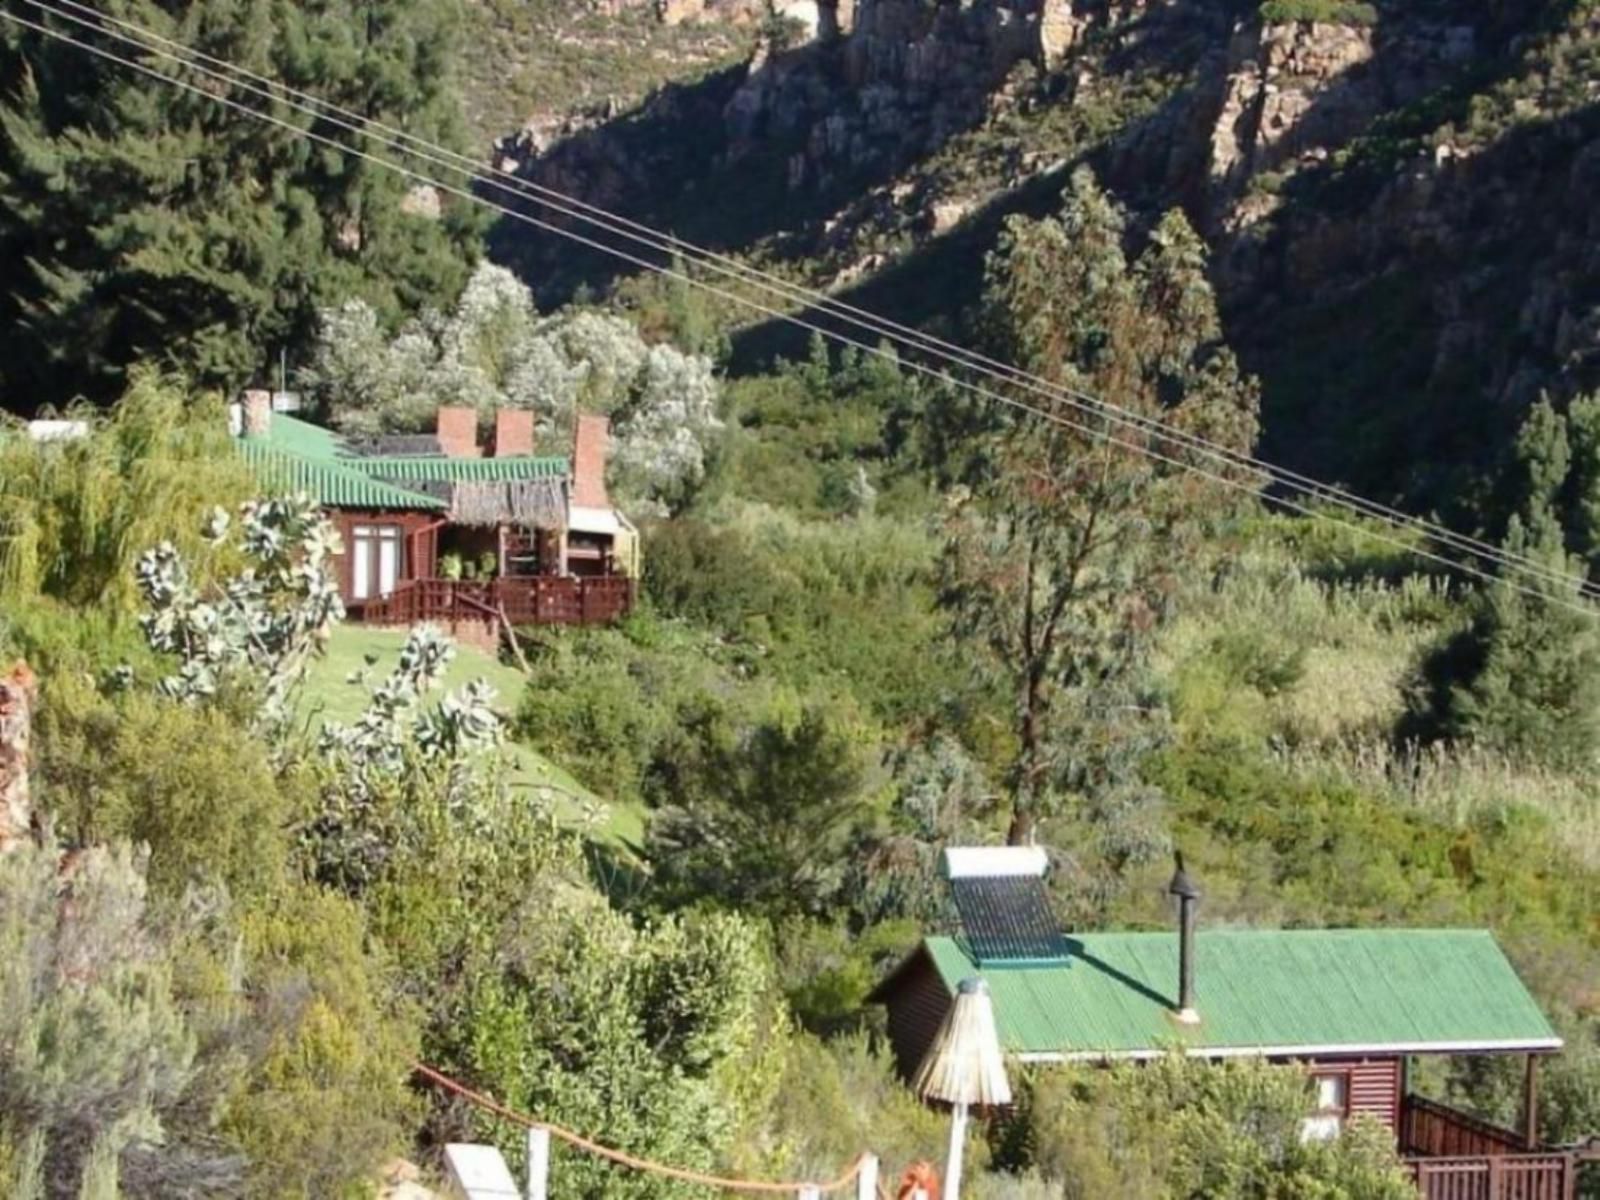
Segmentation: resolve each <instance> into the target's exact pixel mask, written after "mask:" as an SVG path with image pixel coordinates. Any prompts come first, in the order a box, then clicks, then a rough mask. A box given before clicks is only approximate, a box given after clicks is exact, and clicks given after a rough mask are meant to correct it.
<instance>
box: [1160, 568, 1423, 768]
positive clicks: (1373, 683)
mask: <svg viewBox="0 0 1600 1200" xmlns="http://www.w3.org/2000/svg"><path fill="white" fill-rule="evenodd" d="M1454 619H1455V613H1454V610H1453V609H1452V607H1451V601H1450V597H1449V595H1448V592H1447V589H1446V586H1445V585H1444V584H1442V583H1440V582H1439V581H1438V580H1435V579H1429V578H1425V577H1420V576H1411V577H1406V578H1403V579H1400V580H1398V581H1395V582H1388V581H1384V580H1378V579H1364V580H1359V581H1328V580H1324V579H1319V578H1316V577H1314V576H1312V575H1310V574H1308V573H1306V572H1305V571H1304V570H1302V569H1301V567H1300V566H1299V565H1298V564H1297V563H1296V562H1295V561H1294V560H1293V558H1292V557H1291V556H1290V552H1289V551H1287V550H1280V549H1276V548H1264V549H1260V550H1253V551H1251V552H1249V553H1247V554H1245V555H1243V556H1241V557H1239V558H1238V559H1236V560H1234V561H1233V562H1232V563H1231V564H1230V565H1229V566H1228V568H1227V569H1226V571H1225V572H1224V573H1223V574H1222V575H1221V576H1220V577H1219V578H1218V579H1216V580H1215V581H1214V582H1213V583H1211V584H1210V585H1209V586H1208V587H1206V588H1204V589H1199V590H1198V593H1197V594H1194V595H1191V596H1190V597H1189V598H1188V599H1187V601H1186V602H1185V604H1184V607H1183V610H1182V615H1181V616H1180V618H1179V619H1178V621H1176V622H1175V623H1174V625H1173V627H1172V628H1171V629H1170V630H1168V631H1167V633H1166V634H1165V635H1164V636H1163V639H1162V643H1161V648H1160V656H1159V657H1160V659H1161V665H1162V667H1163V668H1164V673H1165V674H1167V675H1168V676H1169V677H1171V678H1173V679H1174V680H1175V685H1176V686H1175V693H1176V695H1175V700H1176V707H1177V710H1178V714H1179V717H1180V719H1182V720H1184V721H1186V722H1187V723H1189V724H1190V725H1191V726H1199V727H1202V728H1205V729H1207V730H1209V731H1210V732H1213V733H1221V734H1226V735H1231V736H1240V737H1246V738H1266V739H1269V740H1272V741H1276V742H1286V743H1288V744H1291V745H1296V746H1300V745H1324V744H1330V743H1334V742H1341V741H1347V740H1350V739H1352V738H1356V739H1360V738H1374V737H1380V736H1382V735H1384V734H1386V733H1388V732H1390V731H1391V730H1392V729H1393V728H1394V726H1395V724H1396V722H1397V721H1398V720H1399V718H1400V717H1401V715H1402V714H1403V713H1404V710H1405V691H1404V689H1405V684H1406V682H1407V678H1408V676H1409V674H1410V673H1411V671H1412V670H1413V668H1414V666H1415V664H1416V662H1417V659H1418V656H1419V655H1420V653H1421V651H1422V649H1423V648H1424V647H1425V646H1427V645H1428V644H1430V643H1431V642H1432V641H1433V640H1434V639H1436V638H1437V637H1439V636H1440V633H1441V630H1442V629H1443V628H1444V627H1445V626H1446V625H1447V624H1448V623H1449V622H1450V621H1452V620H1454Z"/></svg>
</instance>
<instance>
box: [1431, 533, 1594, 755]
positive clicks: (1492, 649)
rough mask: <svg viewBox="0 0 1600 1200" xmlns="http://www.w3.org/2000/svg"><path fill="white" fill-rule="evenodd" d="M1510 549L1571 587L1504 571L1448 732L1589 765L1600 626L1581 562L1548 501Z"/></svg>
mask: <svg viewBox="0 0 1600 1200" xmlns="http://www.w3.org/2000/svg"><path fill="white" fill-rule="evenodd" d="M1504 548H1505V549H1506V550H1508V551H1511V552H1513V553H1515V554H1519V555H1525V556H1527V557H1528V558H1531V559H1532V560H1534V561H1535V562H1536V563H1538V564H1539V565H1540V566H1541V567H1543V568H1545V569H1546V570H1547V571H1556V572H1561V573H1564V574H1566V575H1569V576H1571V577H1572V578H1573V582H1572V583H1570V584H1562V583H1555V582H1551V581H1549V580H1548V579H1546V578H1542V577H1539V576H1535V575H1533V574H1531V573H1529V572H1528V571H1526V570H1522V569H1519V568H1517V567H1515V566H1509V567H1507V568H1505V569H1504V571H1503V573H1502V576H1501V578H1500V579H1499V580H1498V581H1497V582H1496V583H1494V584H1493V585H1491V586H1490V587H1489V589H1488V591H1487V592H1486V593H1485V595H1484V596H1483V597H1482V598H1481V600H1480V602H1479V606H1478V612H1477V616H1476V617H1475V619H1474V621H1473V624H1472V626H1471V628H1470V629H1469V631H1468V633H1467V635H1466V641H1467V651H1468V652H1467V653H1466V654H1465V655H1464V657H1465V658H1466V660H1467V661H1469V662H1472V663H1473V664H1474V669H1473V670H1472V671H1471V673H1470V675H1469V677H1468V679H1467V680H1466V682H1464V683H1462V684H1460V685H1458V686H1456V687H1455V688H1453V689H1452V690H1451V691H1450V700H1449V714H1448V719H1447V721H1446V731H1447V732H1448V733H1450V734H1452V735H1454V736H1457V737H1463V738H1471V739H1473V740H1475V741H1477V742H1479V743H1480V744H1483V745H1486V746H1490V747H1492V748H1494V749H1497V750H1500V751H1503V752H1505V753H1507V754H1510V755H1513V756H1515V757H1517V758H1521V759H1530V760H1536V761H1541V762H1545V763H1549V764H1551V765H1553V766H1559V767H1568V768H1571V767H1585V766H1592V765H1593V764H1594V761H1595V755H1596V753H1597V752H1600V627H1597V625H1596V620H1597V614H1595V612H1594V610H1593V609H1592V608H1590V609H1589V611H1588V612H1585V611H1584V608H1585V602H1584V601H1583V600H1581V599H1580V598H1579V595H1578V584H1577V580H1579V579H1581V578H1583V573H1584V570H1583V562H1582V560H1581V559H1579V558H1577V557H1575V556H1572V555H1569V554H1567V553H1566V551H1565V550H1564V549H1563V548H1562V539H1561V529H1560V526H1559V524H1558V523H1557V522H1556V519H1555V516H1554V514H1553V513H1552V512H1551V510H1550V507H1549V505H1548V503H1546V502H1541V503H1539V504H1538V505H1536V506H1535V507H1534V508H1533V509H1532V510H1531V511H1530V512H1529V514H1528V520H1527V521H1526V522H1524V520H1523V518H1522V517H1521V516H1514V517H1512V518H1511V529H1510V532H1509V533H1508V534H1507V535H1506V539H1505V543H1504Z"/></svg>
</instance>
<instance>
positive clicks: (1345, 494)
mask: <svg viewBox="0 0 1600 1200" xmlns="http://www.w3.org/2000/svg"><path fill="white" fill-rule="evenodd" d="M29 2H31V3H33V4H34V6H35V7H37V8H40V9H44V10H48V11H51V12H53V13H55V15H58V16H62V17H64V18H65V19H67V20H71V21H74V22H76V23H77V24H79V25H81V26H84V27H86V28H90V29H95V30H98V31H101V32H111V31H109V30H106V29H105V28H104V27H105V26H106V25H111V26H116V27H119V28H122V29H126V30H130V31H132V32H133V33H134V35H135V36H134V37H133V38H128V37H124V36H123V35H121V34H116V33H112V36H115V37H118V38H119V39H120V40H122V41H124V42H126V43H128V44H131V45H137V46H139V47H140V48H141V49H144V50H146V51H150V52H154V53H157V54H160V55H161V56H163V57H166V58H168V59H170V60H174V61H179V62H183V63H185V64H187V65H191V66H192V65H193V64H194V63H196V62H201V63H209V64H212V65H213V66H215V67H218V68H220V69H222V70H223V71H224V72H226V74H227V76H228V77H229V78H230V81H231V82H233V83H234V85H235V86H239V83H238V81H239V80H241V79H243V80H251V81H254V82H255V83H257V84H260V85H263V86H264V87H265V88H267V89H269V90H268V92H266V93H263V92H262V90H261V88H259V87H249V86H247V87H246V90H248V91H251V92H254V93H255V94H258V95H268V96H270V97H271V98H274V99H276V98H279V97H280V96H291V97H294V98H295V99H296V100H299V101H304V102H306V104H309V105H310V106H311V107H310V108H307V107H306V106H305V104H294V105H293V106H294V107H295V108H297V109H299V110H300V111H304V112H307V113H308V114H310V115H314V116H318V117H320V118H321V119H324V120H329V121H330V122H332V123H334V124H335V125H337V126H339V127H341V128H344V129H346V130H348V131H350V132H352V133H357V134H359V135H361V136H365V137H368V138H372V137H373V131H377V132H378V133H381V134H383V135H384V137H383V139H381V140H382V141H383V142H384V143H385V144H386V145H388V146H389V147H390V148H394V149H400V150H401V151H402V152H403V153H407V154H412V155H415V156H418V157H421V158H424V159H425V160H427V161H429V162H433V163H435V164H436V165H440V166H444V167H446V168H447V169H449V170H453V171H456V172H459V173H461V174H464V175H467V176H468V177H470V178H472V179H473V180H474V181H475V182H477V183H480V184H483V185H485V186H489V187H493V188H495V189H497V190H499V191H501V192H509V193H512V194H514V195H516V196H518V197H519V198H525V199H531V200H533V201H534V202H535V203H538V204H541V205H542V206H544V207H547V208H551V209H553V210H555V211H557V212H559V213H561V214H562V215H564V216H568V217H572V218H574V219H576V220H578V221H581V222H583V223H585V224H588V225H592V226H595V227H598V228H601V229H604V230H605V231H606V232H608V233H612V234H616V235H618V236H621V237H623V238H626V239H628V240H629V241H632V242H635V243H638V244H642V245H645V246H647V247H648V248H650V249H654V250H658V251H662V252H664V253H668V254H676V255H679V256H680V257H683V258H685V259H686V260H688V261H693V262H695V263H696V264H697V265H700V266H706V267H709V268H710V269H711V270H713V271H715V272H716V273H718V274H721V275H724V276H728V277H731V278H735V279H737V280H739V281H741V282H746V283H755V284H756V285H757V286H758V287H760V288H761V289H762V290H764V291H768V292H772V293H775V294H778V295H781V296H783V297H784V298H785V299H786V300H790V301H798V302H800V303H802V304H805V305H807V306H809V307H812V308H815V309H817V310H818V311H821V312H823V313H826V314H827V315H828V316H830V317H834V318H836V319H840V320H843V321H844V322H846V323H847V324H850V325H854V326H857V327H860V328H865V329H868V330H869V331H871V332H874V333H877V334H878V335H879V336H882V337H885V338H888V339H889V340H891V341H893V342H894V343H896V344H898V345H902V346H905V347H907V348H910V349H916V350H920V351H922V352H924V353H927V354H929V355H930V356H931V357H934V358H936V359H939V360H942V361H948V362H954V363H959V364H960V365H962V366H964V367H965V368H967V369H969V370H974V371H976V372H977V373H979V374H981V375H984V376H986V377H989V378H996V379H1004V380H1007V381H1008V382H1010V383H1012V384H1015V385H1019V386H1021V387H1023V389H1024V390H1026V391H1029V392H1031V393H1034V394H1036V395H1042V396H1048V397H1050V398H1052V399H1055V400H1060V401H1064V402H1066V403H1068V404H1069V406H1071V407H1073V408H1075V409H1078V410H1081V411H1087V412H1093V413H1094V414H1096V415H1101V416H1107V417H1109V418H1110V419H1112V420H1114V421H1116V422H1118V423H1119V424H1124V425H1131V426H1133V427H1135V428H1139V429H1141V430H1143V431H1148V432H1150V433H1152V434H1154V435H1155V436H1157V437H1160V438H1162V439H1163V440H1164V441H1168V442H1171V443H1173V444H1176V445H1182V446H1184V447H1185V448H1186V449H1189V450H1192V451H1194V452H1197V453H1200V454H1201V455H1202V456H1204V457H1206V458H1208V459H1211V460H1213V461H1217V462H1223V463H1226V464H1229V465H1235V464H1237V465H1239V466H1242V467H1244V468H1246V469H1248V470H1251V471H1254V472H1257V473H1260V474H1263V475H1265V476H1266V477H1267V478H1268V479H1270V480H1271V481H1272V482H1273V483H1276V484H1278V485H1279V486H1282V487H1286V488H1288V489H1290V490H1292V491H1296V492H1299V493H1302V494H1304V495H1306V496H1308V497H1309V498H1311V499H1313V500H1319V501H1324V502H1327V503H1329V504H1331V505H1333V506H1335V507H1340V508H1343V509H1345V510H1346V511H1351V512H1355V513H1357V514H1359V515H1362V516H1365V517H1369V518H1372V519H1376V520H1378V521H1381V522H1384V523H1387V524H1389V525H1391V526H1403V527H1406V528H1410V529H1416V530H1419V531H1422V532H1425V533H1426V534H1427V536H1428V537H1429V538H1430V539H1431V540H1433V541H1434V542H1436V543H1439V544H1441V545H1443V546H1445V547H1447V548H1449V549H1454V550H1458V551H1462V552H1465V553H1467V554H1470V555H1472V556H1474V557H1476V558H1482V559H1486V560H1488V561H1490V562H1497V563H1519V564H1521V566H1522V569H1524V570H1525V571H1526V572H1527V573H1528V574H1530V575H1533V576H1535V577H1541V578H1544V579H1547V580H1548V581H1550V582H1552V583H1557V584H1560V585H1563V586H1568V587H1573V588H1575V590H1576V591H1577V592H1578V593H1579V594H1580V595H1588V596H1592V597H1595V598H1600V585H1592V584H1590V583H1588V581H1587V580H1585V579H1581V578H1578V577H1574V576H1571V575H1569V574H1567V573H1566V572H1564V571H1561V570H1557V569H1555V568H1552V567H1550V566H1549V565H1547V564H1545V563H1543V562H1540V561H1538V560H1537V559H1535V558H1533V557H1531V556H1529V555H1525V554H1520V553H1518V552H1515V551H1509V550H1506V549H1505V548H1503V547H1500V546H1496V545H1494V544H1492V543H1490V542H1486V541H1484V540H1482V539H1480V538H1476V537H1473V536H1471V535H1470V534H1463V533H1459V532H1457V531H1456V530H1453V529H1450V528H1449V527H1448V526H1445V525H1442V524H1440V523H1438V522H1435V521H1431V520H1429V519H1427V518H1424V517H1418V516H1415V515H1412V514H1408V513H1405V512H1402V511H1401V510H1399V509H1396V508H1394V507H1392V506H1390V505H1386V504H1382V503H1380V502H1378V501H1375V500H1369V499H1366V498H1365V497H1362V496H1359V495H1356V494H1355V493H1352V492H1350V491H1347V490H1346V489H1344V488H1342V487H1340V486H1338V485H1336V484H1329V483H1325V482H1322V481H1321V480H1317V479H1314V478H1312V477H1310V476H1307V475H1304V474H1302V473H1300V472H1297V471H1293V470H1290V469H1289V468H1285V467H1280V466H1277V465H1274V464H1272V463H1269V462H1267V461H1265V460H1263V459H1260V458H1257V457H1255V456H1253V455H1250V454H1248V453H1245V452H1241V451H1236V450H1233V449H1231V448H1229V447H1225V446H1221V445H1219V444H1217V443H1214V442H1210V441H1207V440H1206V439H1204V438H1201V437H1199V436H1198V435H1195V434H1191V433H1189V432H1187V431H1185V430H1180V429H1177V428H1175V427H1173V426H1171V425H1169V424H1167V423H1166V422H1164V421H1162V420H1161V419H1160V418H1159V417H1153V416H1149V415H1146V414H1142V413H1136V412H1132V411H1130V410H1128V409H1124V408H1121V407H1119V406H1117V405H1115V404H1113V403H1111V402H1110V401H1106V400H1104V399H1102V398H1099V397H1096V396H1093V395H1091V394H1090V393H1088V392H1085V391H1083V390H1082V389H1077V388H1072V387H1068V386H1066V385H1064V384H1059V383H1055V382H1052V381H1049V380H1045V379H1043V378H1041V377H1039V376H1037V375H1032V374H1029V373H1028V372H1026V371H1023V370H1022V369H1021V368H1019V367H1016V366H1015V365H1013V364H1010V363H1006V362H1003V361H1001V360H998V359H995V358H992V357H989V356H987V355H984V354H981V353H979V352H977V351H974V350H971V349H970V348H968V347H964V346H961V345H959V344H957V343H952V342H949V341H946V340H944V339H941V338H937V337H935V336H933V335H931V334H928V333H926V332H924V331H922V330H918V329H916V328H914V327H911V326H906V325H903V324H900V323H899V322H895V321H892V320H890V319H888V318H886V317H882V316H879V315H877V314H874V313H872V312H869V311H867V310H863V309H860V308H857V307H855V306H853V305H850V304H847V303H845V302H844V301H841V300H838V299H836V298H834V297H831V296H829V295H828V294H827V293H825V292H821V291H818V290H816V289H812V288H806V287H802V286H800V285H798V284H793V283H790V282H789V281H787V280H784V279H781V278H779V277H777V276H775V275H772V274H770V273H768V272H763V271H761V270H759V269H758V268H755V267H752V266H749V265H748V264H746V263H743V262H741V261H739V260H738V259H736V258H733V257H730V256H728V255H725V254H721V253H718V252H716V251H713V250H708V249H706V248H705V247H702V246H697V245H695V244H694V243H691V242H688V241H685V240H683V239H681V238H678V237H676V236H674V235H672V234H668V233H663V232H661V231H659V230H656V229H653V228H651V227H650V226H647V225H643V224H641V223H639V222H637V221H633V220H630V219H629V218H627V217H623V216H621V215H619V214H617V213H614V212H611V211H609V210H607V209H604V208H602V207H600V206H598V205H595V204H591V203H588V202H586V201H583V200H580V199H577V198H575V197H571V196H568V195H566V194H565V193H562V192H559V191H556V190H555V189H553V188H549V187H546V186H544V185H542V184H538V183H536V182H534V181H532V180H526V179H520V178H518V177H516V176H511V175H506V174H503V173H500V172H490V171H488V170H486V169H485V168H484V167H483V165H482V164H480V163H478V162H476V161H475V160H473V159H471V158H470V157H468V156H466V155H463V154H461V153H459V152H457V151H454V150H451V149H449V148H448V147H445V146H441V145H439V144H437V143H433V142H428V141H426V140H425V139H423V138H420V137H418V136H416V135H414V134H411V133H409V132H407V131H406V130H403V129H399V128H397V127H395V126H392V125H388V124H385V123H384V122H382V121H379V120H376V119H374V118H368V117H365V116H363V115H362V114H360V113H357V112H355V111H353V110H351V109H348V108H341V107H339V106H337V105H335V104H332V103H331V102H329V101H326V100H323V99H321V98H319V97H317V96H314V95H312V94H311V93H308V92H305V91H303V90H299V89H295V88H291V87H289V86H288V85H287V84H283V83H281V82H279V81H277V80H274V79H272V78H270V77H268V76H265V75H261V74H258V73H256V72H252V71H249V70H247V69H245V68H242V67H237V66H234V65H233V64H231V63H229V62H227V61H226V60H224V59H221V58H217V57H216V56H214V55H210V54H207V53H205V52H204V51H200V50H195V49H192V48H190V47H188V46H185V45H184V44H183V43H181V42H177V41H174V40H173V39H171V38H167V37H164V36H162V35H160V34H157V33H155V32H153V31H151V30H147V29H144V28H143V27H141V26H139V25H136V24H134V23H133V22H130V21H125V20H122V19H120V18H117V17H114V16H111V15H109V14H106V13H101V12H99V11H98V10H96V9H94V8H92V7H91V6H89V5H86V4H83V3H81V2H80V0H53V2H52V3H44V2H42V0H29ZM65 9H71V10H76V11H77V12H80V13H83V14H87V15H88V17H90V18H92V20H85V19H83V18H81V17H74V16H71V15H69V14H68V13H67V12H65V11H63V10H65ZM150 43H155V46H166V47H170V48H171V49H172V50H173V51H176V53H175V54H174V53H171V52H168V51H164V50H159V49H156V48H155V46H152V45H151V44H150ZM207 73H208V74H213V77H216V76H215V73H213V72H207ZM341 118H342V119H341ZM374 140H378V139H374ZM719 294H720V293H719ZM735 299H737V297H735ZM763 311H766V310H763Z"/></svg>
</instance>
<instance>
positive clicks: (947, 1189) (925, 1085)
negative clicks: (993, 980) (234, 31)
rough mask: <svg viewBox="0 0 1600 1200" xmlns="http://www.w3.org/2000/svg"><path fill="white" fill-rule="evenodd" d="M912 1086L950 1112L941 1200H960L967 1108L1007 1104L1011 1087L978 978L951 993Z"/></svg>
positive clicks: (985, 993) (991, 1011) (990, 1006)
mask: <svg viewBox="0 0 1600 1200" xmlns="http://www.w3.org/2000/svg"><path fill="white" fill-rule="evenodd" d="M911 1086H912V1087H913V1088H914V1089H915V1090H916V1093H917V1095H918V1096H920V1097H922V1099H924V1100H942V1101H944V1102H945V1103H946V1104H948V1105H950V1106H951V1109H952V1111H953V1113H954V1119H953V1120H952V1121H951V1123H950V1162H949V1165H948V1166H947V1167H946V1168H945V1179H944V1200H959V1193H960V1189H961V1150H962V1146H963V1145H964V1144H965V1142H966V1137H967V1110H968V1108H970V1107H971V1106H972V1105H974V1104H981V1105H984V1106H986V1107H993V1106H995V1105H1000V1104H1010V1103H1011V1084H1010V1082H1009V1081H1008V1080H1007V1079H1006V1065H1005V1061H1004V1059H1003V1057H1002V1055H1001V1053H1000V1037H999V1035H998V1034H997V1033H996V1032H995V1027H994V1004H993V1003H992V1002H991V1001H990V999H989V985H988V984H987V983H985V982H984V981H983V980H982V979H978V978H976V977H974V978H971V979H963V980H962V981H961V983H960V985H959V986H958V987H957V988H956V999H955V1003H954V1004H952V1005H951V1006H950V1011H949V1012H947V1013H946V1014H945V1016H944V1023H943V1024H941V1025H940V1026H939V1032H938V1033H937V1034H935V1035H934V1038H933V1044H932V1045H930V1046H929V1047H928V1052H927V1054H925V1055H924V1056H923V1059H922V1063H921V1065H920V1066H918V1067H917V1074H916V1078H914V1079H913V1080H912V1081H911Z"/></svg>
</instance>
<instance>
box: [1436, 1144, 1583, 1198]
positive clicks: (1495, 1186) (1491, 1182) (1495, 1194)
mask: <svg viewBox="0 0 1600 1200" xmlns="http://www.w3.org/2000/svg"><path fill="white" fill-rule="evenodd" d="M1406 1166H1407V1167H1408V1168H1409V1169H1410V1170H1411V1173H1412V1176H1413V1178H1415V1179H1416V1181H1417V1190H1418V1191H1419V1192H1420V1193H1421V1194H1422V1198H1423V1200H1572V1198H1573V1195H1574V1194H1575V1192H1574V1189H1575V1188H1576V1187H1577V1166H1576V1164H1575V1163H1574V1161H1573V1156H1572V1155H1570V1154H1566V1153H1564V1152H1551V1153H1546V1154H1500V1155H1484V1156H1481V1157H1475V1158H1414V1159H1408V1160H1407V1162H1406Z"/></svg>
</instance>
